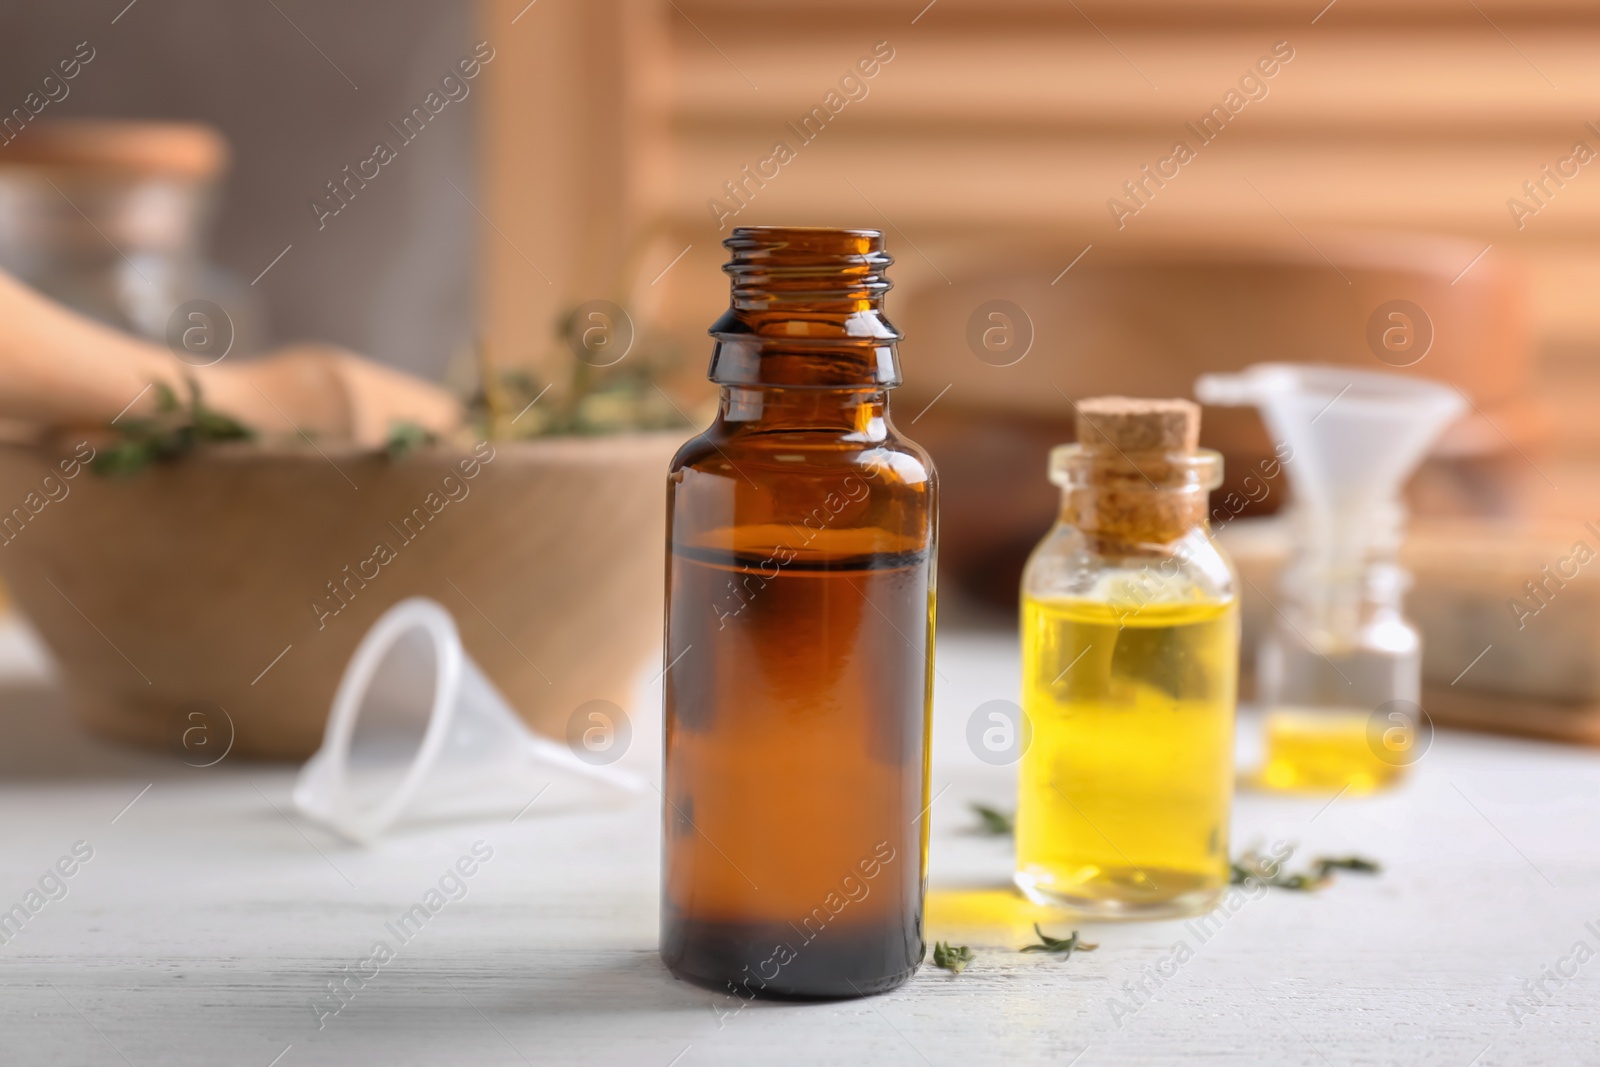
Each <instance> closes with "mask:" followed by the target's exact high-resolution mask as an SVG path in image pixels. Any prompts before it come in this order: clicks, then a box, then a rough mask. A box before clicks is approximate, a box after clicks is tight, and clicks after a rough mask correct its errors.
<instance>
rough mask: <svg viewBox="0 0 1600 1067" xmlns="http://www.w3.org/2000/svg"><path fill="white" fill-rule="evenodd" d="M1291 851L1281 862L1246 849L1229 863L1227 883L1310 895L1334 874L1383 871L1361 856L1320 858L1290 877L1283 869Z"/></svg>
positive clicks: (1291, 853)
mask: <svg viewBox="0 0 1600 1067" xmlns="http://www.w3.org/2000/svg"><path fill="white" fill-rule="evenodd" d="M1293 854H1294V853H1293V851H1292V850H1291V851H1290V852H1289V853H1288V854H1287V855H1285V856H1284V857H1283V859H1282V860H1281V861H1279V860H1274V859H1269V858H1267V857H1264V856H1262V855H1261V853H1260V852H1258V851H1257V850H1255V849H1247V850H1246V851H1245V852H1243V853H1242V854H1241V855H1240V856H1239V858H1238V859H1236V860H1234V861H1233V866H1232V870H1233V874H1232V878H1231V879H1230V881H1231V882H1232V883H1233V884H1234V885H1243V884H1244V883H1245V882H1248V881H1251V880H1254V881H1257V882H1260V883H1261V884H1262V885H1265V886H1270V887H1271V888H1273V889H1288V890H1290V891H1292V892H1299V893H1311V892H1315V891H1316V890H1318V889H1321V888H1322V887H1323V886H1325V885H1327V884H1328V883H1329V882H1331V881H1333V872H1334V871H1355V872H1357V873H1359V874H1378V873H1381V872H1382V870H1383V867H1382V866H1381V865H1379V864H1378V863H1377V862H1376V861H1375V860H1369V859H1366V858H1365V857H1363V856H1323V857H1320V858H1318V859H1316V860H1313V861H1312V863H1311V869H1310V870H1309V871H1298V872H1295V873H1292V874H1291V873H1290V872H1288V871H1286V870H1285V869H1284V867H1285V865H1286V864H1287V863H1288V861H1289V856H1291V855H1293Z"/></svg>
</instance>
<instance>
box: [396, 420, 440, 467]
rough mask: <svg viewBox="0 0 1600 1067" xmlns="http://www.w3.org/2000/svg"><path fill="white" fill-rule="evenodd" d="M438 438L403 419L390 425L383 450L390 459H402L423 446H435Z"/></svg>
mask: <svg viewBox="0 0 1600 1067" xmlns="http://www.w3.org/2000/svg"><path fill="white" fill-rule="evenodd" d="M438 440H439V438H438V437H437V436H436V435H434V434H433V433H431V432H430V431H428V430H426V429H424V428H423V427H421V426H419V425H417V424H416V423H414V422H410V421H408V420H405V419H401V420H398V421H396V422H393V423H390V425H389V439H388V440H387V441H385V442H384V444H383V450H384V451H385V452H386V453H388V455H389V458H390V459H402V458H404V457H405V456H407V455H409V454H410V453H411V452H414V451H415V450H416V449H418V448H420V447H422V446H423V445H431V444H436V443H437V442H438Z"/></svg>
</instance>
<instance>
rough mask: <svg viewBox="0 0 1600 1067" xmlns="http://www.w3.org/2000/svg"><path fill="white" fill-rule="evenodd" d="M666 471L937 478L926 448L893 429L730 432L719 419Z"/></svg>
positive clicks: (678, 476)
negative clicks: (873, 433)
mask: <svg viewBox="0 0 1600 1067" xmlns="http://www.w3.org/2000/svg"><path fill="white" fill-rule="evenodd" d="M667 472H668V474H669V475H672V476H674V480H675V481H677V482H678V483H680V484H681V483H683V482H685V481H686V480H687V479H685V478H684V477H682V475H685V474H689V475H693V476H695V477H696V478H698V477H707V478H712V479H740V480H745V481H747V482H749V483H751V484H760V483H761V482H763V481H771V480H778V481H785V480H790V479H798V480H801V481H804V480H809V479H814V478H817V477H820V476H827V475H832V474H847V473H851V472H855V473H857V474H859V475H860V476H861V477H863V478H866V479H869V480H871V481H873V482H875V483H877V484H878V485H880V486H882V487H885V488H888V487H903V488H908V489H916V490H926V489H932V488H934V487H936V486H937V483H938V475H937V473H936V471H935V469H934V466H933V460H932V459H931V458H930V457H929V455H928V453H927V452H926V451H925V450H924V449H923V448H922V447H921V446H920V445H918V444H916V443H915V442H913V441H910V440H907V439H906V438H904V437H901V436H899V435H898V434H896V433H894V432H893V431H890V432H888V433H885V434H883V435H882V436H878V437H874V438H862V437H857V436H856V435H853V434H841V433H837V432H833V431H795V430H778V431H773V432H770V433H764V432H750V431H747V430H739V429H736V430H734V431H733V432H730V431H729V429H728V426H727V424H724V423H722V422H720V421H719V422H718V423H714V424H713V425H712V426H711V427H709V428H708V429H707V430H705V431H704V432H702V433H699V434H696V435H695V436H694V437H692V438H690V439H689V440H687V441H685V442H684V443H683V445H682V446H680V447H679V449H678V451H677V453H676V454H675V455H674V456H673V457H672V462H671V463H670V464H669V465H668V468H667Z"/></svg>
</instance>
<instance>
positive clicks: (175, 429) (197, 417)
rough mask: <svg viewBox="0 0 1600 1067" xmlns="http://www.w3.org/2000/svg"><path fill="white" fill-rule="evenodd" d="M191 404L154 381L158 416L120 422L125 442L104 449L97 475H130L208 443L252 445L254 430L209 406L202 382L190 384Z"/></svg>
mask: <svg viewBox="0 0 1600 1067" xmlns="http://www.w3.org/2000/svg"><path fill="white" fill-rule="evenodd" d="M188 385H189V403H188V404H187V405H185V404H183V403H181V402H180V401H179V400H178V396H177V394H176V393H175V392H173V390H172V387H171V386H169V385H167V384H166V383H165V382H156V383H155V391H156V413H155V414H154V415H152V416H147V417H137V418H131V419H122V420H120V422H119V423H118V424H117V425H116V426H114V427H113V429H115V430H116V432H117V434H118V435H119V436H120V438H121V440H119V441H117V443H116V444H114V445H111V446H110V447H108V448H106V449H103V450H102V451H101V452H100V454H99V455H98V456H96V457H95V459H94V462H93V463H92V464H91V466H92V468H93V470H94V472H95V473H96V474H102V475H111V476H127V475H131V474H136V473H138V472H139V471H141V470H143V469H144V468H146V467H148V466H149V465H150V464H152V463H156V462H163V461H167V460H173V459H177V458H178V457H179V456H182V455H183V454H184V453H186V452H189V451H192V450H193V449H194V448H195V447H196V446H197V445H200V444H204V443H206V442H210V441H248V440H253V439H254V438H255V431H253V430H251V429H250V428H249V427H248V426H245V425H243V424H242V423H240V422H238V421H237V420H235V419H233V418H231V417H230V416H227V415H224V414H223V413H222V412H220V411H216V410H213V409H212V408H209V407H207V406H206V403H205V400H204V399H203V398H202V397H201V395H200V386H199V383H197V382H195V381H193V380H190V382H189V383H188Z"/></svg>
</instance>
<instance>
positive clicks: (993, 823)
mask: <svg viewBox="0 0 1600 1067" xmlns="http://www.w3.org/2000/svg"><path fill="white" fill-rule="evenodd" d="M967 806H968V807H970V808H971V809H972V812H973V814H975V815H976V816H977V817H978V818H979V819H981V820H983V832H984V833H986V834H989V835H990V836H992V837H1010V836H1011V835H1012V834H1014V833H1016V830H1017V823H1016V818H1015V816H1013V815H1011V814H1010V813H1008V812H1004V811H1001V810H1000V809H999V808H991V807H989V806H988V805H987V804H969V805H967Z"/></svg>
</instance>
